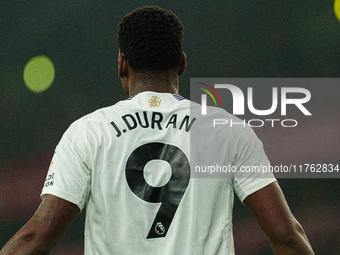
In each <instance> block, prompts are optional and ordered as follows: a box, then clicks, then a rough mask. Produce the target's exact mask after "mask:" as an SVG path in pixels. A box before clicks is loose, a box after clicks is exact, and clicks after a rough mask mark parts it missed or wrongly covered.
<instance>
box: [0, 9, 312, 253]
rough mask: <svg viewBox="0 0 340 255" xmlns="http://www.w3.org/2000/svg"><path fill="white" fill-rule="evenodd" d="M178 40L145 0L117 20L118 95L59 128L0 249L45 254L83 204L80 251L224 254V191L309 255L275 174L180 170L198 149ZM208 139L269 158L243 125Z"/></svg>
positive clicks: (172, 21)
mask: <svg viewBox="0 0 340 255" xmlns="http://www.w3.org/2000/svg"><path fill="white" fill-rule="evenodd" d="M182 44H183V26H182V24H181V22H180V21H179V19H178V18H177V17H176V16H175V15H174V14H173V13H171V12H169V11H167V10H164V9H161V8H159V7H153V6H146V7H143V8H137V9H135V10H134V11H132V12H131V13H128V14H127V15H126V16H125V17H124V18H123V20H122V21H121V22H120V24H119V32H118V45H119V56H118V75H119V77H120V78H121V81H122V85H123V89H124V90H125V92H126V93H127V94H128V96H129V98H128V99H127V100H124V101H120V102H118V103H116V104H115V105H113V106H111V107H107V108H103V109H99V110H97V111H95V112H93V113H91V114H89V115H86V116H84V117H83V118H81V119H79V120H77V121H75V122H74V123H73V124H72V125H71V126H70V127H69V128H68V130H67V131H66V132H65V134H64V135H63V137H62V139H61V141H60V142H59V144H58V146H57V147H56V151H55V154H54V157H53V159H52V162H51V166H50V169H49V171H48V174H47V178H46V182H45V185H44V188H43V191H42V194H41V198H42V202H41V204H40V206H39V208H38V209H37V211H36V213H35V214H34V216H33V217H32V218H31V219H30V220H29V221H28V223H27V224H26V225H25V226H24V227H23V228H22V229H20V230H19V232H18V233H17V234H16V235H15V236H14V237H13V238H12V239H11V240H10V241H9V242H8V243H7V244H6V245H5V247H4V248H3V249H2V250H1V252H0V254H1V255H8V254H47V253H49V252H50V251H51V250H52V249H53V247H54V246H55V245H56V243H57V242H58V241H59V240H60V238H61V237H62V236H63V235H64V233H65V232H66V231H67V229H68V227H69V226H70V224H71V222H72V221H73V219H74V218H75V217H76V216H77V215H78V213H79V212H80V211H82V210H83V208H84V206H85V205H86V223H85V254H89V255H94V254H110V255H113V254H117V255H124V254H126V255H132V254H133V255H135V254H145V255H159V254H164V255H202V254H207V255H222V254H223V255H226V254H234V246H233V237H232V207H233V195H234V192H235V193H236V194H237V195H238V197H239V198H240V200H241V201H242V202H243V203H244V204H245V205H246V206H247V207H248V208H249V210H250V211H251V212H252V213H253V215H254V216H255V218H256V220H257V221H258V223H259V224H260V226H261V227H262V229H263V230H264V232H265V233H266V235H267V236H268V239H269V242H270V245H271V247H272V250H273V251H274V253H275V254H284V255H288V254H301V255H302V254H303V255H309V254H314V253H313V251H312V248H311V246H310V244H309V242H308V240H307V237H306V235H305V233H304V230H303V229H302V227H301V226H300V224H299V223H298V222H297V221H296V219H295V218H294V217H293V215H292V214H291V212H290V210H289V207H288V205H287V203H286V200H285V198H284V196H283V194H282V191H281V189H280V187H279V185H278V184H277V182H276V180H275V178H244V176H243V177H242V176H241V177H242V178H239V177H237V176H234V177H233V176H229V177H228V178H227V177H226V178H191V170H190V167H191V165H192V164H194V162H195V160H199V159H200V158H201V156H202V154H203V152H204V151H205V148H203V147H200V146H198V147H200V148H195V147H193V146H190V133H191V132H192V130H194V129H195V128H198V129H200V128H201V126H202V128H203V129H204V122H205V119H204V118H203V119H198V118H195V117H194V116H191V115H190V107H189V104H190V101H189V100H187V99H185V98H183V97H182V96H180V95H179V94H178V89H179V82H178V77H179V76H180V75H181V74H183V72H184V70H185V68H186V63H187V59H186V55H185V54H184V52H183V49H182ZM209 110H210V111H215V114H217V115H221V116H223V118H224V119H231V118H234V117H233V116H231V115H230V114H228V113H227V112H225V111H224V110H222V109H217V108H214V109H209ZM213 136H217V134H214V132H208V133H206V137H202V139H203V140H204V139H206V140H204V141H209V140H210V138H212V137H213ZM195 139H198V140H199V139H201V138H200V137H195ZM218 141H219V143H220V144H221V146H222V148H224V150H221V151H220V153H219V154H218V155H215V157H216V158H218V159H219V160H221V162H223V163H224V164H226V165H227V164H230V165H231V164H232V165H233V166H236V167H237V168H239V167H240V166H241V165H248V166H251V165H266V164H269V162H268V159H267V157H266V155H265V153H264V151H263V148H262V144H261V142H260V141H259V140H258V138H257V137H256V136H255V134H254V132H253V131H252V130H251V129H250V128H249V127H233V128H231V127H230V128H228V127H221V128H219V129H218ZM250 253H251V252H250Z"/></svg>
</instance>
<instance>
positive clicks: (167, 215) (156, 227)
mask: <svg viewBox="0 0 340 255" xmlns="http://www.w3.org/2000/svg"><path fill="white" fill-rule="evenodd" d="M155 159H158V160H164V161H166V162H168V163H169V165H170V166H171V171H172V174H171V178H170V180H169V181H168V182H167V183H166V184H165V185H164V186H161V187H153V186H150V185H149V184H148V183H147V182H146V180H145V178H144V167H145V165H146V164H147V163H148V162H149V161H151V160H155ZM154 171H157V169H154ZM125 175H126V180H127V183H128V185H129V187H130V189H131V191H132V192H133V193H134V194H135V195H136V196H137V197H139V198H140V199H142V200H144V201H147V202H150V203H162V204H161V206H160V208H159V210H158V212H157V214H156V217H155V219H154V221H153V223H152V225H151V228H150V230H149V234H148V235H147V239H149V238H159V237H165V236H166V234H167V232H168V230H169V227H170V224H171V222H172V219H173V218H174V216H175V213H176V210H177V208H178V206H179V204H180V202H181V200H182V197H183V195H184V193H185V191H186V189H187V187H188V185H189V180H190V164H189V160H188V158H187V156H186V155H185V154H184V152H183V151H182V150H181V149H180V148H178V147H176V146H174V145H170V144H164V143H147V144H144V145H141V146H139V147H138V148H136V149H135V150H134V151H133V152H132V153H131V155H130V156H129V158H128V160H127V163H126V167H125Z"/></svg>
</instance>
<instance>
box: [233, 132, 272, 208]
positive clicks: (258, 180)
mask: <svg viewBox="0 0 340 255" xmlns="http://www.w3.org/2000/svg"><path fill="white" fill-rule="evenodd" d="M242 131H243V132H242V134H241V136H240V137H239V140H238V141H237V146H236V152H237V153H236V155H235V162H234V165H235V166H236V168H237V170H238V171H237V174H235V176H234V180H233V184H234V190H235V193H236V194H237V196H238V198H239V199H240V201H241V202H242V203H243V201H244V200H245V199H246V198H247V197H248V196H249V195H251V194H252V193H254V192H256V191H258V190H260V189H262V188H264V187H265V186H267V185H269V184H271V183H273V182H275V181H276V179H275V177H274V175H273V174H272V173H269V172H264V171H262V170H263V169H268V168H269V166H270V162H269V160H268V158H267V156H266V154H265V152H264V149H263V144H262V142H261V141H260V140H259V139H258V137H257V136H256V134H255V133H254V131H253V130H252V129H251V128H250V127H245V128H244V129H243V130H242Z"/></svg>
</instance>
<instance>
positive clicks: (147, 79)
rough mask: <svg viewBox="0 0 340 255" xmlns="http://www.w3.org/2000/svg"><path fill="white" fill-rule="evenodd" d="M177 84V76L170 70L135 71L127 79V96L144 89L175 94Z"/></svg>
mask: <svg viewBox="0 0 340 255" xmlns="http://www.w3.org/2000/svg"><path fill="white" fill-rule="evenodd" d="M178 84H179V81H178V76H177V74H176V73H174V72H172V71H167V72H140V73H135V74H133V75H132V76H130V79H129V96H130V97H131V96H135V95H137V94H138V93H141V92H144V91H154V92H159V93H172V94H177V93H178Z"/></svg>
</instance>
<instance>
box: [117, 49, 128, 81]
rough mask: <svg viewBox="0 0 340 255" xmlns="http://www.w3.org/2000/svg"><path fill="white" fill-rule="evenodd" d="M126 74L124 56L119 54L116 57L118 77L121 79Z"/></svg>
mask: <svg viewBox="0 0 340 255" xmlns="http://www.w3.org/2000/svg"><path fill="white" fill-rule="evenodd" d="M127 73H128V63H127V60H126V58H125V56H124V55H123V54H121V53H119V55H118V76H119V77H120V78H121V79H123V78H125V77H126V76H127Z"/></svg>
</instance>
